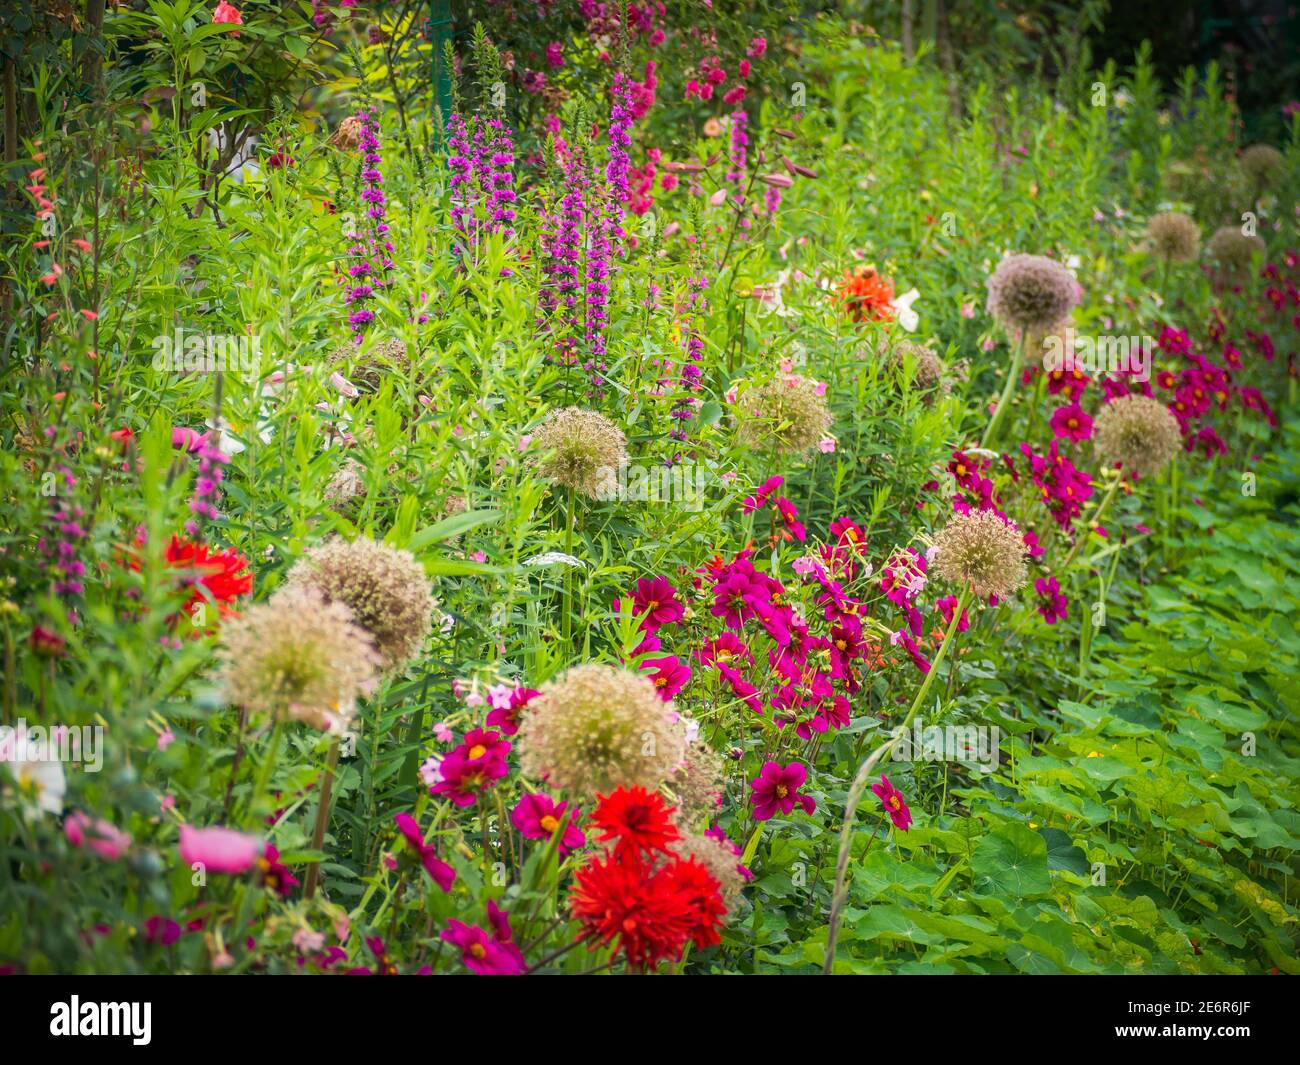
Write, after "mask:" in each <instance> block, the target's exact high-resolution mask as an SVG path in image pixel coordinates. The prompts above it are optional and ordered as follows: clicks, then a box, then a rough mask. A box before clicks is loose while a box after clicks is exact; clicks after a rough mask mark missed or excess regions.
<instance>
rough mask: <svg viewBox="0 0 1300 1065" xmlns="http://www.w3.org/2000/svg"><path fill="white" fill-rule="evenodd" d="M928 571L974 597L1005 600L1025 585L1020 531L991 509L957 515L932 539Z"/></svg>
mask: <svg viewBox="0 0 1300 1065" xmlns="http://www.w3.org/2000/svg"><path fill="white" fill-rule="evenodd" d="M934 545H935V550H934V558H933V561H932V563H931V569H932V571H933V572H934V574H935V575H936V576H938V577H941V578H942V579H944V580H947V581H951V582H952V583H953V584H956V585H959V586H961V587H963V588H970V589H971V591H972V592H974V594H975V595H976V597H978V598H980V599H986V598H988V597H989V596H990V595H996V596H997V597H998V598H999V599H1002V598H1005V597H1006V596H1008V595H1010V594H1011V593H1012V592H1014V591H1015V590H1016V589H1017V588H1019V587H1020V586H1021V585H1022V584H1024V583H1025V574H1026V569H1025V544H1024V540H1023V539H1022V537H1021V534H1020V530H1019V529H1017V528H1016V527H1015V525H1013V524H1011V523H1009V522H1007V521H1005V520H1003V519H1002V518H1001V517H999V516H998V515H997V514H995V513H994V512H993V511H991V510H981V511H972V512H971V513H969V514H958V515H957V516H956V517H954V518H953V519H952V521H950V522H949V523H948V524H947V525H946V526H945V527H944V528H943V529H942V530H941V531H940V532H939V534H938V536H936V537H935V540H934Z"/></svg>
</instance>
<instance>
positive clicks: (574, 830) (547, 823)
mask: <svg viewBox="0 0 1300 1065" xmlns="http://www.w3.org/2000/svg"><path fill="white" fill-rule="evenodd" d="M568 809H569V804H568V803H567V802H556V801H555V800H554V799H552V798H551V797H550V796H549V795H543V794H541V793H538V794H535V795H525V796H524V797H523V798H522V799H520V800H519V802H518V803H517V804H516V805H515V808H514V809H513V810H511V811H510V823H511V824H512V825H514V826H515V828H516V829H518V830H519V834H520V835H521V836H523V837H524V839H540V840H549V839H550V838H551V837H552V836H553V835H554V834H555V830H556V829H557V828H559V827H560V822H561V821H563V820H564V815H565V813H566V812H568ZM577 821H578V811H577V810H576V809H575V810H574V812H573V818H572V819H571V820H570V821H569V823H568V824H567V825H565V826H564V835H563V836H562V837H561V839H560V845H559V851H560V857H561V858H563V857H565V856H566V855H567V854H568V853H569V852H570V851H574V850H577V849H578V848H579V847H581V846H583V845H584V844H586V842H587V836H586V834H585V833H584V832H583V831H582V829H580V828H579V827H578V825H577Z"/></svg>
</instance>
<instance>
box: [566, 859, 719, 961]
mask: <svg viewBox="0 0 1300 1065" xmlns="http://www.w3.org/2000/svg"><path fill="white" fill-rule="evenodd" d="M572 903H573V915H574V916H575V917H576V918H577V919H578V921H579V922H580V923H581V924H582V928H583V935H584V937H586V938H589V939H592V940H597V941H599V942H601V943H611V942H613V941H614V940H616V939H617V940H618V946H619V949H620V950H621V951H622V952H623V954H624V955H625V956H626V957H627V960H628V963H629V964H630V965H632V966H633V967H634V968H638V969H648V968H653V967H654V966H656V965H658V964H659V962H661V961H662V960H663V959H664V958H680V957H681V953H682V948H683V947H684V946H685V945H686V940H687V938H688V937H689V936H690V934H691V932H692V930H693V929H694V928H695V927H696V925H697V923H698V916H697V914H696V912H695V907H694V906H693V904H692V901H691V899H690V897H689V895H688V894H687V893H686V891H684V890H680V889H679V890H673V889H672V885H671V884H670V883H669V881H668V876H667V875H666V874H665V873H662V872H661V873H657V874H655V873H649V871H648V870H647V869H646V868H645V867H644V866H643V865H642V863H641V862H639V861H630V862H625V861H620V860H619V859H618V858H617V857H615V856H614V855H612V854H607V855H605V856H604V857H603V858H593V859H592V860H591V861H590V862H588V863H587V864H586V865H585V866H584V867H583V868H582V869H581V870H580V871H579V872H578V873H577V875H576V876H575V877H574V890H573V896H572Z"/></svg>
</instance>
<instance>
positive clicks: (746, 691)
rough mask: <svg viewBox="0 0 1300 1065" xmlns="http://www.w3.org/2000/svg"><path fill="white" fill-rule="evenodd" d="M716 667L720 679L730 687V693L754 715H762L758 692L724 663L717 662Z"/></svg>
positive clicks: (761, 701) (761, 704)
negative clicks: (720, 675) (720, 676)
mask: <svg viewBox="0 0 1300 1065" xmlns="http://www.w3.org/2000/svg"><path fill="white" fill-rule="evenodd" d="M716 665H717V667H718V672H719V673H720V674H722V679H723V680H725V681H726V682H727V684H728V685H729V686H730V687H731V691H732V693H733V694H734V695H735V696H736V697H737V698H738V699H740V700H741V701H742V702H743V703H744V704H745V705H746V706H748V707H749V708H750V709H751V710H753V711H754V713H756V714H762V713H763V699H762V695H761V693H760V692H759V690H758V689H757V688H755V687H754V685H752V684H750V683H749V681H747V680H746V679H745V678H744V677H742V676H741V675H740V673H739V672H738V671H736V670H735V669H732V668H731V666H729V665H727V664H726V663H725V662H717V663H716Z"/></svg>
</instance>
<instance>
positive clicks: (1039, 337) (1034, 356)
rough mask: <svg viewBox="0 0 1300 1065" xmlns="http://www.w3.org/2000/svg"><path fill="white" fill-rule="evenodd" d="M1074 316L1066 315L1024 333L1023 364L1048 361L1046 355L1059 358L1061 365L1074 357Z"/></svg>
mask: <svg viewBox="0 0 1300 1065" xmlns="http://www.w3.org/2000/svg"><path fill="white" fill-rule="evenodd" d="M1074 335H1075V334H1074V318H1073V316H1071V315H1067V316H1066V317H1065V318H1063V319H1062V320H1061V321H1059V322H1056V323H1055V324H1053V325H1049V326H1044V327H1042V328H1039V329H1031V330H1029V332H1028V333H1026V334H1025V365H1027V366H1041V365H1043V364H1044V362H1047V361H1049V360H1048V359H1047V356H1048V355H1049V354H1050V355H1052V358H1053V359H1055V358H1058V357H1059V358H1060V361H1061V366H1062V367H1065V366H1067V365H1070V364H1071V360H1073V359H1074V355H1075V350H1074Z"/></svg>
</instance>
